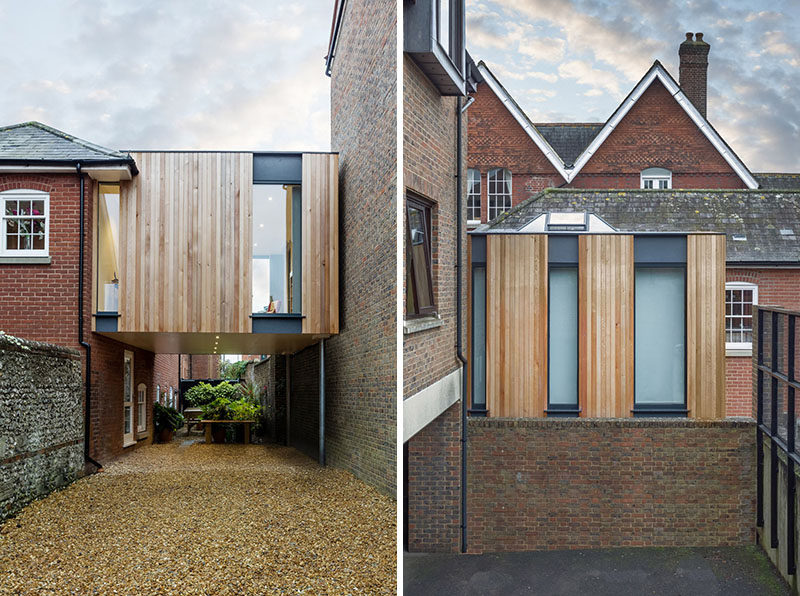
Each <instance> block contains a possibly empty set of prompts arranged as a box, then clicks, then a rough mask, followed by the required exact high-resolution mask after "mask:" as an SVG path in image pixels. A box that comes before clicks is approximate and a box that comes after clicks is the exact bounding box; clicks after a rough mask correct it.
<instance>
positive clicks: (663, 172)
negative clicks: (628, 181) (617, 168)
mask: <svg viewBox="0 0 800 596" xmlns="http://www.w3.org/2000/svg"><path fill="white" fill-rule="evenodd" d="M662 183H663V184H662ZM639 188H644V189H649V190H668V189H670V188H672V172H671V171H669V170H667V169H666V168H647V169H646V170H642V172H641V174H639Z"/></svg>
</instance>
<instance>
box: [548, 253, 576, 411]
mask: <svg viewBox="0 0 800 596" xmlns="http://www.w3.org/2000/svg"><path fill="white" fill-rule="evenodd" d="M549 285H550V287H549V293H550V294H549V297H548V303H549V305H550V307H549V309H548V323H547V329H548V350H547V374H548V377H547V378H548V404H547V414H548V416H553V415H558V414H559V412H561V413H565V412H569V413H570V414H572V415H574V414H577V411H578V268H577V267H551V269H550V273H549Z"/></svg>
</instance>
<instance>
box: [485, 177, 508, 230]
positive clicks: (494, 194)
mask: <svg viewBox="0 0 800 596" xmlns="http://www.w3.org/2000/svg"><path fill="white" fill-rule="evenodd" d="M486 187H487V191H488V192H487V198H488V199H489V213H488V216H489V220H490V221H491V220H493V219H494V218H495V217H497V216H498V215H500V214H501V213H504V212H506V211H508V210H509V209H511V171H510V170H507V169H506V168H495V169H493V170H489V173H488V174H487V175H486Z"/></svg>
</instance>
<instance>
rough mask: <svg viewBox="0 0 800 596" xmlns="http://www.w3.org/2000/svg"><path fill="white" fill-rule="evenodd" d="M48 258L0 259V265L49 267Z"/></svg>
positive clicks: (49, 259)
mask: <svg viewBox="0 0 800 596" xmlns="http://www.w3.org/2000/svg"><path fill="white" fill-rule="evenodd" d="M50 263H51V258H50V257H0V265H49V264H50Z"/></svg>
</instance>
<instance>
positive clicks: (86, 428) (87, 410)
mask: <svg viewBox="0 0 800 596" xmlns="http://www.w3.org/2000/svg"><path fill="white" fill-rule="evenodd" d="M75 171H76V173H77V174H78V179H79V180H80V184H81V200H80V210H81V211H80V233H79V237H80V238H79V245H78V246H79V247H78V343H79V344H80V345H81V347H82V348H83V349H84V350H86V401H85V406H84V414H83V416H84V417H83V459H84V461H85V462H86V463H90V464H93V465H95V466H97V469H98V470H102V469H103V465H102V464H100V463H98V462H97V461H95V460H94V459H92V456H91V455H89V440H90V438H91V421H92V416H91V413H92V346H91V345H90V344H89V343H88V342H86V341H84V338H83V283H84V263H85V259H84V252H85V246H84V245H85V243H86V190H85V181H84V178H83V173H82V172H81V163H80V162H78V163H77V164H75Z"/></svg>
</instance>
